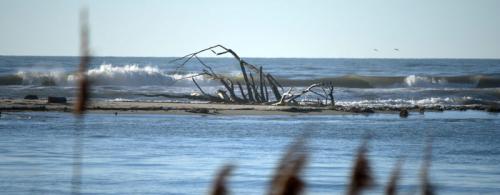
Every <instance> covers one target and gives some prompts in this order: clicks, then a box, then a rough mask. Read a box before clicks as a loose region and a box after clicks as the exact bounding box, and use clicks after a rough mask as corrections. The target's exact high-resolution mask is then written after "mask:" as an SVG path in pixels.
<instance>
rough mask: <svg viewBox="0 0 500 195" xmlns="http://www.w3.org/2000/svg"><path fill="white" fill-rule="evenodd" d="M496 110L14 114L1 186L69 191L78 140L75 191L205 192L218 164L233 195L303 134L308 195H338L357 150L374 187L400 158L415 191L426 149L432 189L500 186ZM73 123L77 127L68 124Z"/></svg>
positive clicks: (253, 187)
mask: <svg viewBox="0 0 500 195" xmlns="http://www.w3.org/2000/svg"><path fill="white" fill-rule="evenodd" d="M499 126H500V116H499V115H498V114H492V113H487V112H482V111H445V112H426V113H425V114H423V115H421V114H411V115H410V116H409V117H408V118H404V119H402V118H399V116H398V115H395V114H372V115H368V116H365V115H331V116H318V115H272V116H269V115H265V116H255V115H254V116H244V115H242V116H219V115H208V116H207V115H163V114H118V115H117V116H115V115H114V114H104V113H103V114H99V113H91V114H88V115H86V117H85V120H84V121H83V122H82V121H77V119H75V118H74V116H73V115H72V114H71V113H57V112H48V113H47V112H35V113H31V112H12V113H3V114H2V117H1V118H0V133H1V135H2V136H0V193H1V194H69V193H70V192H71V178H72V165H73V162H74V161H73V160H74V153H75V152H74V149H73V147H74V145H75V144H76V142H75V139H76V140H79V142H78V143H80V144H81V148H82V150H81V151H82V152H81V153H80V155H81V156H80V158H81V162H82V166H81V174H82V178H81V179H82V180H81V181H82V182H81V192H82V193H83V194H206V193H208V192H209V189H210V186H211V185H212V182H213V179H214V177H215V174H216V172H217V171H218V170H219V169H220V168H221V167H222V166H223V165H226V164H233V165H234V166H235V169H234V171H233V172H232V174H231V176H230V177H229V178H228V182H229V183H228V185H229V189H230V192H232V193H233V194H263V193H264V192H265V191H266V190H267V186H268V183H269V182H270V177H271V175H272V174H273V173H274V169H275V168H276V166H277V162H278V161H279V160H280V158H281V157H282V155H283V154H284V152H285V151H286V149H287V147H288V146H289V144H291V143H292V142H293V141H294V139H296V138H297V137H299V136H302V135H304V134H307V139H306V147H307V151H308V153H309V160H308V163H307V164H306V166H305V168H304V173H303V175H304V180H305V182H306V192H307V193H308V194H342V193H344V192H345V189H346V186H347V185H348V182H349V176H350V174H351V167H352V166H353V160H354V159H355V154H356V151H357V148H358V147H359V146H360V145H361V143H362V141H363V138H364V137H365V136H366V135H367V134H368V135H371V138H370V139H369V141H368V153H367V154H368V159H369V160H370V165H371V169H372V172H373V175H374V180H375V186H374V187H373V188H371V189H370V190H369V191H368V192H370V194H382V192H383V190H384V187H385V186H386V184H387V182H388V179H389V175H390V173H391V171H392V170H393V167H394V165H395V164H396V162H397V161H398V160H399V159H401V158H403V159H404V164H403V166H402V172H401V180H400V181H399V192H401V193H402V194H412V193H415V192H418V190H419V186H420V175H419V174H420V168H421V166H422V157H423V155H424V149H425V147H426V144H427V143H429V142H431V143H432V161H431V166H430V169H429V170H430V181H431V183H432V184H433V185H434V187H435V190H436V193H437V194H498V192H500V186H499V185H498V184H499V183H500V164H499V163H498V162H500V143H499V142H498V140H500V129H499V128H498V127H499ZM75 129H78V130H75Z"/></svg>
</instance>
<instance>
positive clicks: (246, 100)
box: [236, 82, 248, 102]
mask: <svg viewBox="0 0 500 195" xmlns="http://www.w3.org/2000/svg"><path fill="white" fill-rule="evenodd" d="M236 84H237V85H238V88H240V92H241V97H243V100H244V101H245V102H248V99H247V96H246V95H245V92H244V91H243V87H241V83H240V82H236Z"/></svg>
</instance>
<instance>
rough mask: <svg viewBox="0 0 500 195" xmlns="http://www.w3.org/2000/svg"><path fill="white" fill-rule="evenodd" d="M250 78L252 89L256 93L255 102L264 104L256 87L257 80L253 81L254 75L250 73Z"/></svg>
mask: <svg viewBox="0 0 500 195" xmlns="http://www.w3.org/2000/svg"><path fill="white" fill-rule="evenodd" d="M250 78H251V79H252V83H251V87H252V89H253V91H254V95H255V101H256V102H262V101H261V99H260V95H259V92H258V91H257V88H256V87H255V80H254V79H253V75H252V73H250Z"/></svg>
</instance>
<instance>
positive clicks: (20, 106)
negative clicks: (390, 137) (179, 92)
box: [0, 99, 487, 115]
mask: <svg viewBox="0 0 500 195" xmlns="http://www.w3.org/2000/svg"><path fill="white" fill-rule="evenodd" d="M87 108H88V111H89V112H106V113H115V112H116V113H121V114H124V113H157V114H222V115H280V114H285V115H286V114H313V115H333V114H352V113H360V114H370V113H395V114H397V113H399V111H400V110H401V109H407V110H409V111H414V112H423V111H444V110H486V109H487V107H484V106H478V105H469V106H455V107H436V108H419V107H409V108H393V107H383V108H367V107H344V106H336V107H335V108H333V109H332V108H331V107H315V106H274V105H237V104H220V103H175V102H142V101H141V102H129V101H126V102H118V101H103V100H100V101H92V102H91V103H90V104H89V105H88V106H87ZM72 110H73V102H72V101H68V102H67V103H64V104H63V103H47V99H38V100H26V99H0V111H58V112H72Z"/></svg>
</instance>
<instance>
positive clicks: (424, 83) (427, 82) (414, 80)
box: [405, 75, 448, 87]
mask: <svg viewBox="0 0 500 195" xmlns="http://www.w3.org/2000/svg"><path fill="white" fill-rule="evenodd" d="M405 83H406V85H407V86H408V87H431V86H436V85H438V86H439V85H446V84H447V83H448V82H447V81H446V79H439V78H434V77H426V76H417V75H410V76H407V77H406V78H405Z"/></svg>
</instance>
